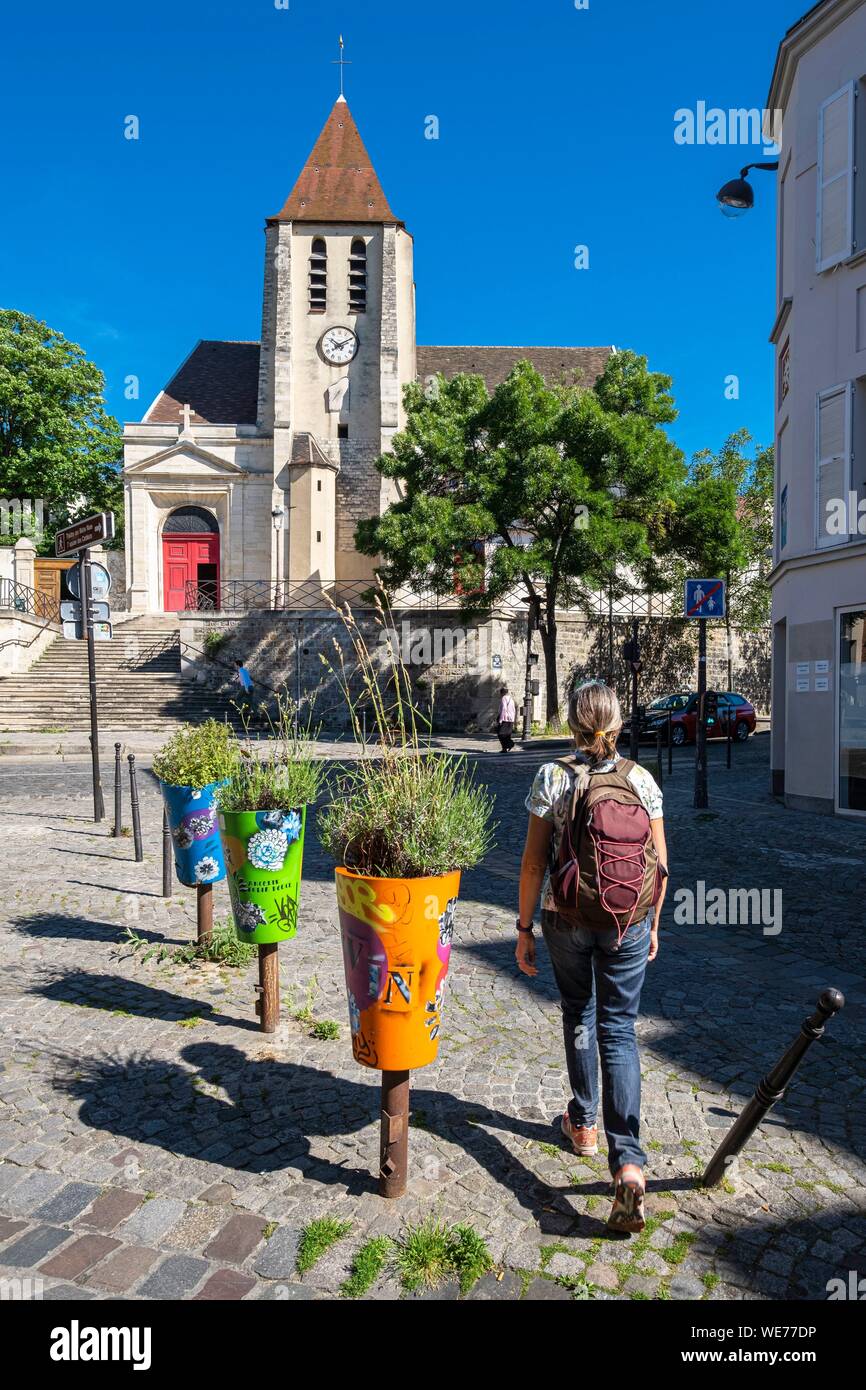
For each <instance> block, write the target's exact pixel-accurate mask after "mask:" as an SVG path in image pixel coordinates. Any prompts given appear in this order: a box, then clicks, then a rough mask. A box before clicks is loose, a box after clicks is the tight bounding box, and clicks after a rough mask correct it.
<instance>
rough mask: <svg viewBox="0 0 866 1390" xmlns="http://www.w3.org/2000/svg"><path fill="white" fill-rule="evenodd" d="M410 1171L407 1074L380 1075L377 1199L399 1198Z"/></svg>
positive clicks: (386, 1072) (384, 1073) (391, 1073)
mask: <svg viewBox="0 0 866 1390" xmlns="http://www.w3.org/2000/svg"><path fill="white" fill-rule="evenodd" d="M408 1169H409V1072H408V1071H383V1072H382V1132H381V1140H380V1144H379V1196H380V1197H402V1196H403V1193H404V1192H405V1191H406V1182H407V1179H408Z"/></svg>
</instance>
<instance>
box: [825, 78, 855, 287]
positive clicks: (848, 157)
mask: <svg viewBox="0 0 866 1390" xmlns="http://www.w3.org/2000/svg"><path fill="white" fill-rule="evenodd" d="M816 246H817V266H818V270H827V269H828V268H829V267H830V266H833V265H838V264H839V262H840V261H842V260H844V259H845V258H846V256H850V255H851V254H852V252H853V250H854V83H853V82H849V83H848V85H847V87H843V88H842V89H841V91H839V92H836V93H835V95H834V96H832V97H828V99H827V101H825V102H824V103H823V105H822V106H821V107H820V109H819V112H818V235H817V239H816Z"/></svg>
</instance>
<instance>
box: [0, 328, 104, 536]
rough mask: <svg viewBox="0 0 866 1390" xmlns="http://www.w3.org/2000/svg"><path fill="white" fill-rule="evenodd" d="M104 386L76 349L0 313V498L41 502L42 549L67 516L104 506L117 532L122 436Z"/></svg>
mask: <svg viewBox="0 0 866 1390" xmlns="http://www.w3.org/2000/svg"><path fill="white" fill-rule="evenodd" d="M104 386H105V381H104V378H103V375H102V372H100V370H99V369H98V367H96V366H94V364H93V363H92V362H89V361H88V360H87V358H86V357H85V355H84V352H83V350H82V349H81V348H80V347H78V346H77V344H75V343H70V342H68V341H67V339H66V338H64V337H63V336H62V334H60V333H57V332H56V331H55V330H54V329H52V328H49V327H48V325H47V324H44V323H40V322H39V320H38V319H34V318H32V317H31V316H30V315H29V314H22V313H19V312H18V311H17V310H14V309H2V310H0V495H2V496H3V497H5V498H9V499H11V498H13V497H15V498H21V499H24V498H28V499H34V500H35V499H37V498H41V499H42V500H43V503H44V504H45V520H46V527H45V536H44V539H43V542H42V545H41V547H40V548H42V549H44V550H50V549H51V546H52V541H53V535H54V531H55V530H57V529H58V527H60V526H62V525H64V524H65V523H66V521H67V520H68V519H69V517H70V515H71V514H72V513H79V514H80V513H81V512H82V511H89V510H91V511H102V510H104V509H107V508H110V509H112V510H114V511H115V513H116V514H117V522H118V528H117V529H118V532H120V530H121V525H120V523H121V521H122V505H123V487H122V482H121V478H120V461H121V457H122V437H121V430H120V426H119V424H118V423H117V421H116V420H115V419H114V417H113V416H111V415H109V414H107V412H106V410H105V405H104V401H103V391H104ZM49 517H50V520H49ZM9 539H14V537H11V538H9Z"/></svg>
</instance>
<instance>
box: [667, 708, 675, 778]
mask: <svg viewBox="0 0 866 1390" xmlns="http://www.w3.org/2000/svg"><path fill="white" fill-rule="evenodd" d="M673 770H674V716H673V712H672V711H671V710H668V777H670V776H672V774H673Z"/></svg>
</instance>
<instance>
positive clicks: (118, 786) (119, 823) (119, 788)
mask: <svg viewBox="0 0 866 1390" xmlns="http://www.w3.org/2000/svg"><path fill="white" fill-rule="evenodd" d="M121 747H122V745H121V744H119V743H115V745H114V837H115V839H118V838H119V837H120V832H121V830H122V829H123V770H122V767H121V762H120V754H121Z"/></svg>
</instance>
